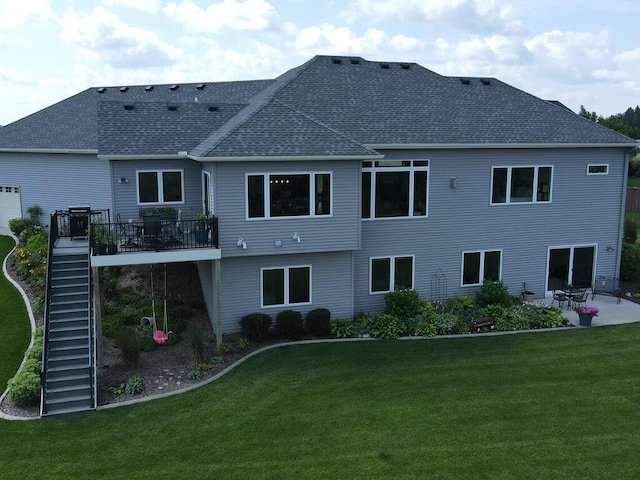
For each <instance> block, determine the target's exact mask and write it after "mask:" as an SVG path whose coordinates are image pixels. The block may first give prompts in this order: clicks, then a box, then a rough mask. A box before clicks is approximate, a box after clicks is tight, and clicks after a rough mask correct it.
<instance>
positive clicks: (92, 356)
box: [87, 242, 99, 408]
mask: <svg viewBox="0 0 640 480" xmlns="http://www.w3.org/2000/svg"><path fill="white" fill-rule="evenodd" d="M87 248H88V249H91V242H89V245H88V246H87ZM87 259H88V260H89V261H88V262H87V275H88V276H89V296H88V298H89V312H88V313H89V362H90V365H89V367H90V368H89V372H90V375H91V384H92V388H91V402H92V404H93V408H96V407H97V406H98V393H97V392H98V375H97V371H96V369H97V363H98V362H97V358H96V356H97V355H98V350H97V335H96V317H95V308H96V307H95V305H94V302H93V275H91V255H90V253H89V252H87ZM98 308H99V307H98Z"/></svg>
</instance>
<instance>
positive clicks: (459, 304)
mask: <svg viewBox="0 0 640 480" xmlns="http://www.w3.org/2000/svg"><path fill="white" fill-rule="evenodd" d="M447 305H448V306H449V308H451V309H452V310H467V309H470V308H473V307H474V305H475V302H474V299H473V297H472V296H471V295H458V296H457V297H454V298H449V299H448V300H447Z"/></svg>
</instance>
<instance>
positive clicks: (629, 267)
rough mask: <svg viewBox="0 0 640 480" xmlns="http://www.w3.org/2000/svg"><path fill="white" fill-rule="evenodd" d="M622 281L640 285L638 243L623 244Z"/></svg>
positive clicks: (639, 252)
mask: <svg viewBox="0 0 640 480" xmlns="http://www.w3.org/2000/svg"><path fill="white" fill-rule="evenodd" d="M620 279H621V280H624V281H625V282H635V283H640V245H638V244H637V243H623V244H622V253H621V260H620Z"/></svg>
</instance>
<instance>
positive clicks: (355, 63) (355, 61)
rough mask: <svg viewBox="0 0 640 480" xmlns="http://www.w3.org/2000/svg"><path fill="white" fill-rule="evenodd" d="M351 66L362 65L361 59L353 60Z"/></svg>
mask: <svg viewBox="0 0 640 480" xmlns="http://www.w3.org/2000/svg"><path fill="white" fill-rule="evenodd" d="M351 65H360V59H358V58H352V59H351Z"/></svg>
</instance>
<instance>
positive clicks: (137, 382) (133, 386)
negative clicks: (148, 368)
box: [124, 375, 144, 395]
mask: <svg viewBox="0 0 640 480" xmlns="http://www.w3.org/2000/svg"><path fill="white" fill-rule="evenodd" d="M142 392H144V382H143V381H142V378H140V377H139V376H137V375H134V376H132V377H129V380H127V384H126V385H125V387H124V393H126V394H127V395H135V394H136V393H142Z"/></svg>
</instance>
